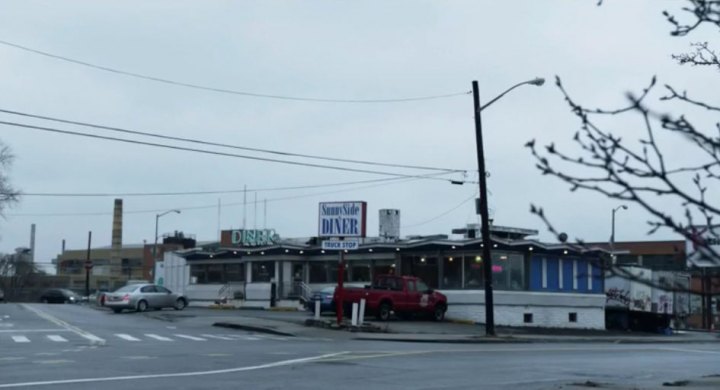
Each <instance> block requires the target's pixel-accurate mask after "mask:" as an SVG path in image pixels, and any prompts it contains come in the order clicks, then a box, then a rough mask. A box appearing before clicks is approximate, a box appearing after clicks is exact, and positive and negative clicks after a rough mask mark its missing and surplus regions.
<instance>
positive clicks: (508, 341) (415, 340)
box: [353, 336, 532, 344]
mask: <svg viewBox="0 0 720 390" xmlns="http://www.w3.org/2000/svg"><path fill="white" fill-rule="evenodd" d="M353 340H364V341H389V342H398V343H428V344H431V343H432V344H530V343H532V341H529V340H518V339H508V338H492V337H488V338H476V339H472V338H456V339H445V340H442V339H435V340H433V339H425V338H413V337H393V338H381V337H372V336H360V337H353Z"/></svg>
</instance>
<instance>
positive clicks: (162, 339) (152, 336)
mask: <svg viewBox="0 0 720 390" xmlns="http://www.w3.org/2000/svg"><path fill="white" fill-rule="evenodd" d="M145 336H147V337H150V338H151V339H155V340H160V341H173V339H171V338H169V337H163V336H158V335H156V334H151V333H145Z"/></svg>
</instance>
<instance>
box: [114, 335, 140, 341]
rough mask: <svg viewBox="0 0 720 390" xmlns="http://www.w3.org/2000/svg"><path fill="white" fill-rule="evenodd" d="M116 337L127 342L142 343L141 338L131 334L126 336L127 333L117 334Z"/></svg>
mask: <svg viewBox="0 0 720 390" xmlns="http://www.w3.org/2000/svg"><path fill="white" fill-rule="evenodd" d="M115 336H116V337H120V338H121V339H123V340H127V341H140V339H139V338H136V337H132V336H130V335H129V334H125V333H116V334H115Z"/></svg>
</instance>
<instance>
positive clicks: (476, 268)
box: [463, 254, 485, 289]
mask: <svg viewBox="0 0 720 390" xmlns="http://www.w3.org/2000/svg"><path fill="white" fill-rule="evenodd" d="M463 262H464V263H465V288H467V289H480V288H482V287H483V284H484V282H485V278H484V277H483V262H482V256H480V255H479V254H466V255H465V256H464V259H463Z"/></svg>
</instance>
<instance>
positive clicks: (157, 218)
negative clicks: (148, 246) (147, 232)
mask: <svg viewBox="0 0 720 390" xmlns="http://www.w3.org/2000/svg"><path fill="white" fill-rule="evenodd" d="M170 213H177V214H180V210H174V209H173V210H168V211H165V212H164V213H160V214H155V245H153V255H152V258H153V262H152V265H153V269H155V263H156V262H157V241H158V221H159V220H160V217H162V216H163V215H166V214H170Z"/></svg>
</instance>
